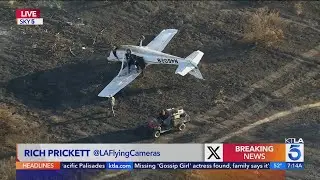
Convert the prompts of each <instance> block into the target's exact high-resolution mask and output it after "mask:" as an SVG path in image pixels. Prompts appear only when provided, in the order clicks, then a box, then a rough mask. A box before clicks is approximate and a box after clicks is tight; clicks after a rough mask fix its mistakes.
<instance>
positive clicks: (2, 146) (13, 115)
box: [0, 104, 49, 180]
mask: <svg viewBox="0 0 320 180" xmlns="http://www.w3.org/2000/svg"><path fill="white" fill-rule="evenodd" d="M30 117H31V115H27V114H26V115H21V114H19V113H18V110H17V109H15V108H13V107H10V106H7V105H5V104H0V153H1V154H2V153H4V154H7V153H9V154H10V153H12V152H15V150H16V144H17V143H41V142H49V139H48V136H47V133H46V128H40V127H39V124H38V123H37V122H36V121H34V120H33V121H32V120H30V119H31V118H30ZM2 158H4V159H1V161H0V174H1V176H0V180H2V179H10V180H11V179H15V157H11V158H6V157H2Z"/></svg>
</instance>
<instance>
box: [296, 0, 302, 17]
mask: <svg viewBox="0 0 320 180" xmlns="http://www.w3.org/2000/svg"><path fill="white" fill-rule="evenodd" d="M294 9H295V11H296V13H297V15H301V14H302V12H303V5H302V2H301V1H298V2H295V3H294Z"/></svg>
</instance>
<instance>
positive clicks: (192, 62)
mask: <svg viewBox="0 0 320 180" xmlns="http://www.w3.org/2000/svg"><path fill="white" fill-rule="evenodd" d="M202 56H203V52H201V51H199V50H198V51H195V52H193V53H191V54H190V55H189V56H188V57H186V58H185V60H186V62H183V63H180V64H179V66H178V68H177V70H176V74H180V75H181V76H185V75H186V74H188V73H189V74H191V75H192V76H194V77H196V78H198V79H204V78H203V76H202V74H201V72H200V70H199V68H198V64H199V62H200V60H201V58H202Z"/></svg>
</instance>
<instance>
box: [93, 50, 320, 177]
mask: <svg viewBox="0 0 320 180" xmlns="http://www.w3.org/2000/svg"><path fill="white" fill-rule="evenodd" d="M318 47H319V46H317V47H316V48H314V49H312V50H310V51H308V52H306V53H303V54H302V55H303V56H304V57H306V58H313V57H315V56H316V55H317V54H318V53H314V51H315V50H317V49H318ZM302 62H303V60H301V59H294V60H293V61H292V62H290V63H288V64H286V65H285V66H283V67H281V68H279V69H278V70H277V71H276V72H272V73H270V75H269V76H267V77H265V78H264V79H262V80H260V81H258V82H256V83H254V84H252V85H251V86H250V87H249V89H247V90H246V91H245V92H241V94H237V95H235V96H232V97H231V98H228V100H229V101H227V102H224V104H223V105H222V106H220V107H215V108H213V109H210V110H208V111H207V112H206V113H204V115H199V116H197V117H195V118H194V120H193V121H192V122H191V124H190V125H189V126H188V131H187V132H184V133H176V134H172V135H170V136H164V137H161V139H160V140H157V141H156V143H190V142H197V143H199V142H201V143H209V142H223V141H225V140H227V139H229V138H232V137H234V136H236V135H240V134H242V133H244V132H247V131H249V130H250V129H252V128H255V127H257V126H259V125H262V124H264V123H268V122H272V121H275V120H277V119H279V118H282V117H285V116H288V115H290V114H293V113H297V112H300V111H303V110H306V109H310V108H316V107H320V102H316V103H312V104H307V105H302V106H297V107H293V108H291V109H289V110H286V111H281V112H278V113H275V114H273V115H271V116H268V117H267V118H263V119H260V120H254V118H252V116H253V115H254V114H256V113H258V112H259V111H261V110H263V109H264V108H266V107H267V106H268V104H269V103H270V99H271V98H283V97H285V96H286V95H287V94H289V93H291V92H293V91H294V89H295V88H297V87H299V86H301V85H303V84H304V83H313V81H314V80H313V79H312V78H313V77H315V76H316V75H319V69H320V65H317V66H316V67H315V68H314V69H313V70H312V71H310V72H305V73H304V75H303V76H301V77H299V78H297V79H294V80H292V81H291V82H288V83H287V84H285V85H283V86H281V87H280V88H277V89H276V90H274V91H273V92H272V93H271V95H272V96H270V97H267V98H266V99H264V100H262V101H258V102H256V103H255V104H253V105H251V106H249V107H248V108H246V109H244V110H243V111H241V112H239V113H238V114H236V115H235V116H233V117H232V118H230V120H222V121H220V122H218V123H217V122H215V121H214V118H212V117H215V116H217V115H219V113H221V112H222V111H223V110H224V109H228V108H230V107H232V106H233V105H235V104H237V103H238V102H240V101H242V100H244V99H245V98H247V97H248V96H250V95H252V94H253V93H255V91H256V90H257V89H259V88H265V87H268V86H271V85H272V83H273V82H275V81H276V80H277V79H279V78H281V77H282V76H285V75H286V74H287V73H290V72H292V71H295V70H297V69H298V68H299V67H300V66H302V64H301V63H302ZM243 121H245V123H246V125H245V126H243V125H242V128H240V129H239V128H236V129H238V130H236V129H235V128H232V127H233V126H235V125H236V127H238V125H237V124H243V123H244V122H243ZM205 127H208V128H207V129H205ZM203 129H204V130H203ZM233 129H234V130H233ZM201 130H203V131H202V132H206V133H205V134H203V133H199V134H197V135H196V136H195V134H192V133H193V132H194V131H196V132H197V131H201ZM230 130H233V131H231V132H230V133H229V134H227V135H224V136H221V135H223V134H224V133H221V132H228V131H230ZM188 132H191V133H188ZM219 136H220V137H219ZM189 137H190V138H191V137H193V138H192V139H190V138H189ZM147 142H149V141H147ZM125 173H127V172H122V171H120V172H116V173H112V174H108V175H106V176H103V177H100V178H99V179H106V178H112V177H116V176H119V175H123V174H125ZM142 174H148V172H147V171H143V172H142V171H135V172H132V173H131V175H130V176H131V177H132V179H135V178H134V177H137V178H138V179H139V178H141V177H142V176H140V175H142ZM133 175H134V177H133Z"/></svg>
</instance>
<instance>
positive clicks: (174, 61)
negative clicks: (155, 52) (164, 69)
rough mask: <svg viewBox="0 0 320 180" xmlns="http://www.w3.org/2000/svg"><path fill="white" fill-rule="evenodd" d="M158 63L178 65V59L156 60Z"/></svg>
mask: <svg viewBox="0 0 320 180" xmlns="http://www.w3.org/2000/svg"><path fill="white" fill-rule="evenodd" d="M157 60H158V62H159V63H169V64H178V63H179V62H178V59H166V58H158V59H157Z"/></svg>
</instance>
